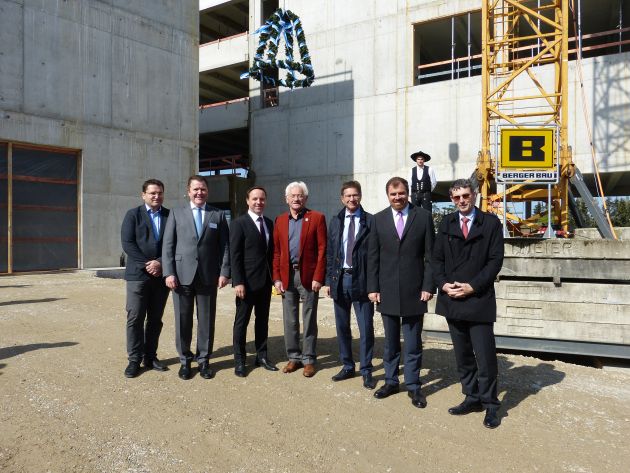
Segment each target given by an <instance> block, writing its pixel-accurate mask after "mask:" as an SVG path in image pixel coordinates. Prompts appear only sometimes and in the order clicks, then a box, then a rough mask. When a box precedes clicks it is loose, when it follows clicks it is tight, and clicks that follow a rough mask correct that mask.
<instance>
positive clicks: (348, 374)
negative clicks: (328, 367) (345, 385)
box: [330, 368, 354, 381]
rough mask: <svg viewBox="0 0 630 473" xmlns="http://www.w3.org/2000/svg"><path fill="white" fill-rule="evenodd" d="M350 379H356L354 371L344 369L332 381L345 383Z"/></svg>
mask: <svg viewBox="0 0 630 473" xmlns="http://www.w3.org/2000/svg"><path fill="white" fill-rule="evenodd" d="M350 378H354V370H349V369H346V368H342V369H341V371H340V372H339V373H337V374H336V375H335V376H333V377H332V378H330V379H332V380H333V381H344V380H346V379H350Z"/></svg>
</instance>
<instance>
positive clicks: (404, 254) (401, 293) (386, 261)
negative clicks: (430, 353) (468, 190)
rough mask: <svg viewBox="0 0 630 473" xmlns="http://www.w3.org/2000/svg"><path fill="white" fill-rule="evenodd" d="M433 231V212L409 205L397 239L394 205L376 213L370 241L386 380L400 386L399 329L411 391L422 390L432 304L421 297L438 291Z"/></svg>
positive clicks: (370, 273) (370, 287)
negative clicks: (424, 333)
mask: <svg viewBox="0 0 630 473" xmlns="http://www.w3.org/2000/svg"><path fill="white" fill-rule="evenodd" d="M433 240H434V232H433V220H432V219H431V214H430V213H429V212H427V211H426V210H424V209H422V208H420V207H416V206H414V205H412V204H409V214H408V216H407V222H406V223H405V228H404V231H403V234H402V238H399V237H398V234H397V232H396V226H395V224H394V216H393V214H392V209H391V207H387V208H386V209H385V210H382V211H381V212H379V213H377V214H376V215H374V229H373V230H372V231H371V232H370V240H369V245H368V263H367V264H368V271H367V274H368V281H367V290H368V293H373V292H378V293H380V294H381V303H380V305H379V306H377V310H379V311H380V312H381V314H382V315H383V326H384V328H385V350H384V353H383V364H384V365H385V382H386V383H387V384H393V385H397V384H398V365H399V363H400V358H401V347H400V329H401V327H402V330H403V338H404V341H405V352H404V357H405V367H404V378H405V384H406V385H407V389H408V390H410V391H415V390H416V389H418V388H420V366H421V364H422V341H421V339H420V335H421V333H422V323H423V317H424V314H425V312H426V311H427V303H426V302H423V301H421V300H420V295H421V293H422V291H426V292H430V293H432V292H433V288H434V286H433V279H432V275H431V266H430V265H429V259H430V257H431V249H432V247H433Z"/></svg>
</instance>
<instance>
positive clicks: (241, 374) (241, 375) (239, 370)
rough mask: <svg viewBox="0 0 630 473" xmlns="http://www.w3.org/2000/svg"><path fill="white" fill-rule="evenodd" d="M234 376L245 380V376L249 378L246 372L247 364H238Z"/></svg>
mask: <svg viewBox="0 0 630 473" xmlns="http://www.w3.org/2000/svg"><path fill="white" fill-rule="evenodd" d="M234 374H235V375H236V376H238V377H239V378H244V377H245V376H247V371H246V370H245V363H242V362H240V363H239V362H237V363H236V366H235V367H234Z"/></svg>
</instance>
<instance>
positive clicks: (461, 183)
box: [448, 179, 477, 195]
mask: <svg viewBox="0 0 630 473" xmlns="http://www.w3.org/2000/svg"><path fill="white" fill-rule="evenodd" d="M466 188H468V189H470V191H471V192H472V193H474V194H476V193H477V189H476V188H475V186H474V185H473V183H472V181H471V180H470V179H457V180H456V181H455V182H453V184H451V187H449V189H448V195H453V191H456V190H457V189H466Z"/></svg>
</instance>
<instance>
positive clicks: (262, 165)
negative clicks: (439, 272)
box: [199, 0, 630, 358]
mask: <svg viewBox="0 0 630 473" xmlns="http://www.w3.org/2000/svg"><path fill="white" fill-rule="evenodd" d="M484 3H485V2H479V1H473V0H453V1H441V2H434V1H423V0H411V1H405V2H396V1H391V2H390V1H388V2H381V1H362V0H354V1H353V0H350V1H346V2H337V1H334V0H322V1H318V2H308V1H304V0H287V1H283V2H279V1H277V0H251V1H247V0H231V1H220V0H216V1H212V0H207V1H201V2H200V38H201V45H200V55H199V57H200V104H201V107H200V163H202V167H203V165H205V166H206V169H207V170H208V171H210V172H212V173H213V174H216V176H215V177H213V182H216V183H217V185H216V186H215V194H214V195H213V196H212V197H213V199H214V200H215V201H217V202H220V203H226V202H230V203H231V205H232V210H234V211H235V212H238V211H239V207H238V201H235V200H234V197H236V196H237V195H238V192H236V191H235V190H236V189H237V187H238V184H237V183H238V182H239V179H238V178H236V177H235V176H237V175H245V176H247V177H248V179H247V180H246V182H253V181H254V180H255V182H256V183H257V184H260V185H263V186H265V187H266V188H267V189H268V191H269V202H268V213H269V214H271V215H274V214H277V213H279V212H281V211H283V210H284V208H285V204H284V199H283V192H284V187H285V186H286V184H287V183H288V182H290V181H293V180H304V181H306V182H307V184H308V185H309V188H310V192H311V194H310V197H309V206H310V207H312V208H314V209H317V210H321V211H324V212H325V213H327V214H328V215H332V213H333V212H334V211H335V210H336V209H337V208H338V207H339V200H338V189H339V187H340V184H341V183H342V182H343V181H345V180H348V179H357V180H358V181H360V182H361V184H362V185H363V193H364V196H363V203H364V206H365V207H366V208H367V209H368V210H369V211H376V210H379V209H380V208H383V207H384V206H386V205H387V200H386V196H385V192H384V185H385V182H386V181H387V180H388V179H389V178H390V177H392V176H393V175H402V176H406V175H407V172H408V169H409V167H410V166H411V165H412V163H411V161H410V160H409V156H410V154H411V153H412V152H414V151H417V150H418V149H421V150H423V151H424V152H426V153H428V154H430V155H431V156H432V160H431V162H430V166H433V168H434V170H435V171H436V173H437V176H438V181H439V184H438V187H437V189H436V192H435V194H436V195H435V196H434V201H435V200H437V201H440V200H442V201H447V190H448V186H449V184H450V183H451V182H453V181H454V180H455V179H457V178H462V177H469V176H471V175H472V174H473V173H474V172H475V169H476V168H477V165H478V160H479V153H480V151H481V149H482V145H483V137H482V129H483V128H484V125H483V123H482V122H483V120H484V118H483V113H484V112H483V110H484V107H485V106H486V104H485V103H484V98H483V94H482V76H483V74H484V69H483V68H484V64H483V51H482V48H483V44H484V40H483V27H482V5H483V4H484ZM504 3H506V2H504V1H503V0H499V1H493V2H488V4H491V5H492V6H491V7H489V8H498V5H503V4H504ZM509 3H510V4H513V3H514V2H509ZM516 3H518V4H521V5H522V6H523V7H524V11H525V12H526V13H525V15H524V17H519V18H518V20H515V23H514V24H513V25H510V26H509V28H511V29H512V30H511V31H517V30H518V29H521V28H522V29H525V28H532V29H533V30H535V31H537V32H538V34H537V35H530V36H529V37H528V36H527V35H524V39H523V40H522V42H520V43H519V44H516V45H513V46H511V49H510V51H509V52H508V56H509V60H510V61H511V63H513V64H518V63H519V62H520V63H521V64H527V63H528V61H529V60H528V58H534V57H536V56H537V55H538V54H539V53H540V51H541V50H543V49H544V48H545V47H547V46H548V43H549V40H548V38H549V37H551V36H553V35H554V32H549V24H551V23H553V20H554V15H557V14H558V12H560V13H563V12H566V13H567V16H566V18H565V19H564V23H565V24H564V25H563V27H564V28H565V31H563V32H562V34H563V35H566V38H565V39H566V41H567V43H566V45H565V46H564V47H565V50H564V51H565V53H566V56H564V58H565V59H564V62H565V64H563V67H566V71H567V74H566V76H565V77H564V78H563V81H566V89H565V90H564V91H563V93H564V94H566V95H565V97H566V98H565V99H563V102H562V104H560V105H561V107H562V109H563V110H564V112H566V116H567V117H568V118H567V119H566V123H564V124H563V126H566V133H567V143H566V150H565V152H567V153H570V154H571V156H572V161H573V163H574V164H575V165H576V166H577V168H578V169H579V170H580V171H581V173H582V175H583V176H584V179H585V181H586V184H587V185H588V186H589V187H590V189H591V193H592V194H593V195H595V196H601V195H602V193H605V195H607V196H628V195H630V186H629V184H628V183H629V182H630V179H629V177H630V131H629V130H630V126H628V116H630V115H629V112H630V81H629V80H628V75H629V74H630V69H629V68H628V64H629V63H630V62H629V59H630V56H629V55H630V27H629V26H630V25H629V24H628V20H627V18H630V1H628V0H621V1H619V0H602V1H597V2H595V1H589V0H575V1H572V2H568V1H567V0H527V1H522V2H516ZM277 8H282V9H284V10H291V11H292V12H293V13H295V14H296V15H298V16H299V17H300V19H301V21H302V24H303V26H304V29H305V32H306V39H307V43H308V48H309V51H310V56H311V60H312V64H313V67H314V71H315V76H316V79H315V83H314V84H313V85H312V86H311V87H309V88H304V89H295V90H290V89H287V88H283V87H277V86H273V85H261V84H260V83H259V82H257V81H254V80H252V79H250V80H249V81H245V80H239V74H241V73H242V72H244V71H246V70H247V69H248V67H249V66H250V65H251V63H252V59H253V57H254V53H255V51H256V48H257V47H258V35H255V34H251V33H252V32H254V31H255V30H256V29H257V28H259V27H260V26H261V25H262V24H263V23H264V22H265V20H266V19H267V18H268V17H269V15H271V13H272V12H273V11H274V10H276V9H277ZM506 8H513V5H512V6H507V7H506ZM540 12H542V13H540ZM515 18H516V17H515ZM523 18H525V19H523ZM556 19H557V18H556ZM547 20H549V21H547ZM558 41H559V40H558ZM578 59H579V60H578ZM486 67H487V66H486ZM532 67H535V75H536V77H537V78H540V79H537V80H536V81H534V84H535V85H534V86H530V87H531V89H530V88H526V87H527V86H524V85H521V83H520V82H519V81H518V80H515V81H513V83H512V84H510V87H511V91H513V93H514V95H515V96H517V95H520V96H524V97H527V96H529V95H531V94H532V93H535V92H536V89H540V88H541V86H540V83H539V82H537V81H538V80H539V81H540V82H543V81H551V82H552V83H553V81H554V74H557V70H554V67H556V66H554V65H553V64H545V61H538V63H537V64H535V65H533V66H532ZM532 72H534V69H532ZM281 74H282V72H281ZM532 75H533V74H532ZM555 85H556V86H559V85H558V84H555ZM532 90H533V92H532ZM582 92H584V93H582ZM555 95H556V96H558V94H555ZM554 97H555V96H554V94H553V91H552V93H551V94H549V96H548V97H545V98H546V99H548V100H547V101H548V102H550V103H551V101H552V100H555V98H554ZM560 105H559V106H558V108H559V107H560ZM527 113H528V112H527V111H525V112H522V115H523V116H526V115H527ZM515 115H517V114H515ZM593 156H594V159H593ZM596 167H597V168H598V170H599V177H600V180H601V183H602V185H601V187H600V188H596V186H595V185H594V182H595V171H596ZM230 172H232V175H231V176H230V177H225V176H224V175H221V174H225V173H228V174H229V173H230ZM240 181H242V179H240ZM241 199H242V196H241ZM591 237H594V238H596V239H599V235H597V234H596V233H595V234H594V235H591V236H590V237H588V236H587V234H585V233H582V234H581V235H578V236H577V237H576V238H575V239H573V240H543V241H540V240H537V241H536V240H531V239H519V240H511V241H510V242H509V243H508V244H507V245H506V262H505V265H504V270H503V272H502V274H501V282H499V283H498V284H497V292H498V294H499V320H498V323H497V334H498V343H499V346H504V347H513V348H519V347H526V348H528V349H539V350H548V351H565V352H573V353H582V354H593V355H597V356H613V357H615V356H617V357H626V358H630V301H629V300H628V298H627V297H625V296H624V294H625V292H627V285H628V283H629V281H630V279H629V278H628V276H627V275H628V274H630V260H629V259H628V258H629V255H630V248H628V246H627V242H619V241H611V242H602V244H601V245H599V244H593V241H592V240H589V238H591ZM587 268H588V269H587ZM445 327H446V326H445V324H444V322H443V320H442V319H441V318H439V317H435V316H431V315H430V316H429V317H428V318H427V321H426V323H425V330H428V331H429V332H431V333H433V334H434V335H437V336H442V335H443V334H444V333H445Z"/></svg>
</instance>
